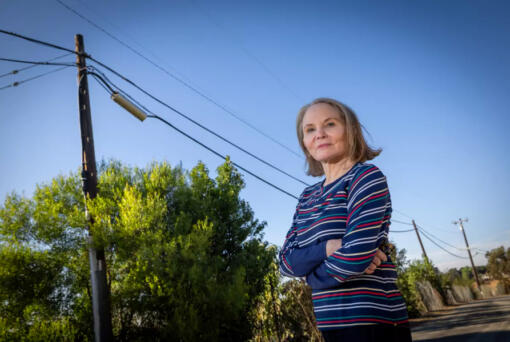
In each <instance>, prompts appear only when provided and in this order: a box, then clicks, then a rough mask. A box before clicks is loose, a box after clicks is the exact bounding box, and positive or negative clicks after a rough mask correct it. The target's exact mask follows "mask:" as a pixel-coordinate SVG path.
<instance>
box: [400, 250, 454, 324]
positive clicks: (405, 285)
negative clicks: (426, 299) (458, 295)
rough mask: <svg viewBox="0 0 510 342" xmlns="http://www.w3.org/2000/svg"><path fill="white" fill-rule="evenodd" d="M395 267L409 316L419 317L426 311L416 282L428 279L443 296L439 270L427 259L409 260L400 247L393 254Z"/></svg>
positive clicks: (443, 290) (443, 291)
mask: <svg viewBox="0 0 510 342" xmlns="http://www.w3.org/2000/svg"><path fill="white" fill-rule="evenodd" d="M394 260H395V264H396V268H397V274H398V278H397V286H398V288H399V290H400V293H401V294H402V296H403V297H404V299H405V301H406V304H407V311H408V313H409V317H419V316H420V315H421V313H422V312H425V311H426V308H425V305H424V303H423V300H422V298H421V295H420V293H419V292H418V289H417V288H416V283H417V282H423V281H428V282H430V284H431V285H432V286H433V287H434V288H435V289H436V290H438V292H439V293H440V294H441V295H442V296H443V298H445V289H444V288H443V286H442V283H441V278H440V276H439V271H438V270H437V269H436V268H435V267H434V265H433V264H432V263H431V262H429V261H428V260H413V261H409V260H408V259H407V257H406V250H405V249H401V250H399V251H398V253H395V254H394Z"/></svg>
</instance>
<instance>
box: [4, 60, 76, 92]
mask: <svg viewBox="0 0 510 342" xmlns="http://www.w3.org/2000/svg"><path fill="white" fill-rule="evenodd" d="M68 67H69V65H66V66H63V67H60V68H57V69H54V70H50V71H48V72H45V73H42V74H39V75H36V76H33V77H30V78H27V79H24V80H22V81H18V82H14V83H11V84H8V85H6V86H3V87H0V90H4V89H7V88H10V87H17V86H19V85H20V84H23V83H26V82H29V81H33V80H35V79H38V78H41V77H43V76H46V75H49V74H53V73H54V72H57V71H60V70H64V69H66V68H68Z"/></svg>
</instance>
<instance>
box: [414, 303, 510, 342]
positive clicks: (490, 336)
mask: <svg viewBox="0 0 510 342" xmlns="http://www.w3.org/2000/svg"><path fill="white" fill-rule="evenodd" d="M411 331H412V335H413V341H422V342H425V341H426V342H432V341H434V342H461V341H462V342H510V296H502V297H494V298H490V299H483V300H477V301H474V302H472V303H469V304H464V305H459V306H453V307H448V308H447V309H446V310H442V311H438V312H434V313H432V314H431V315H429V316H428V317H426V318H423V319H416V320H412V321H411Z"/></svg>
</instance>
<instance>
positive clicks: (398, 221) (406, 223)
mask: <svg viewBox="0 0 510 342" xmlns="http://www.w3.org/2000/svg"><path fill="white" fill-rule="evenodd" d="M393 210H395V209H393ZM391 222H392V223H394V222H395V223H400V224H405V225H408V226H412V225H413V224H412V223H409V222H404V221H400V220H396V219H393V218H392V219H391ZM411 230H413V229H411Z"/></svg>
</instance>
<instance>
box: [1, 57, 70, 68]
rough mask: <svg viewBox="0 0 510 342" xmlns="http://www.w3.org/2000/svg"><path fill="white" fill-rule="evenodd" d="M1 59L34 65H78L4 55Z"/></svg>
mask: <svg viewBox="0 0 510 342" xmlns="http://www.w3.org/2000/svg"><path fill="white" fill-rule="evenodd" d="M0 61H4V62H14V63H23V64H31V65H32V66H37V65H59V66H76V64H72V63H55V62H39V61H27V60H23V59H14V58H3V57H0Z"/></svg>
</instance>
